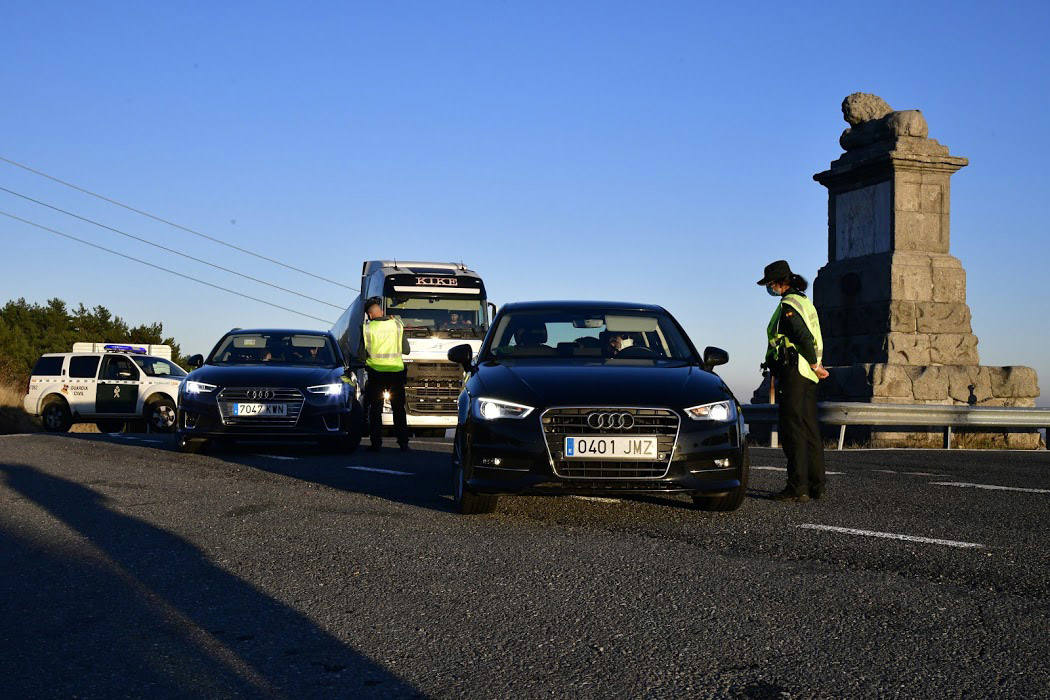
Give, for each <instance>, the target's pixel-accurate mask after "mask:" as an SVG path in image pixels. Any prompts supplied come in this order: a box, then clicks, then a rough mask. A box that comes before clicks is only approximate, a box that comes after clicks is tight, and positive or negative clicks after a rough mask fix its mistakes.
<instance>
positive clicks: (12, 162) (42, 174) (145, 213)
mask: <svg viewBox="0 0 1050 700" xmlns="http://www.w3.org/2000/svg"><path fill="white" fill-rule="evenodd" d="M0 161H3V162H4V163H7V164H9V165H13V166H15V167H16V168H21V169H22V170H25V171H27V172H30V173H33V174H34V175H39V176H40V177H43V178H47V179H48V180H51V181H52V182H57V183H58V184H60V185H64V186H65V187H69V188H71V189H74V190H76V191H77V192H83V193H84V194H86V195H90V196H92V197H95V198H96V199H101V200H102V201H103V202H109V203H110V204H114V205H116V206H118V207H121V208H123V209H127V210H128V211H131V212H135V213H136V214H139V215H141V216H145V217H147V218H149V219H153V220H154V221H159V222H160V223H162V224H167V225H168V226H173V227H175V228H177V229H179V230H180V231H185V232H186V233H192V234H193V235H194V236H200V237H201V238H204V239H206V240H209V241H211V242H212V243H218V244H219V245H224V246H226V247H227V248H233V249H234V250H237V251H240V252H242V253H247V254H248V255H252V256H254V257H256V258H259V259H260V260H265V261H266V262H270V263H273V264H274V265H280V266H281V267H283V268H286V269H288V270H294V271H295V272H298V273H301V274H304V275H308V276H310V277H313V278H314V279H319V280H321V281H323V282H328V283H329V284H334V285H336V286H338V287H343V288H344V289H349V290H351V291H354V292H357V291H360V290H358V289H357V288H355V287H351V286H349V285H346V284H343V283H342V282H336V281H335V280H333V279H329V278H327V277H322V276H321V275H317V274H314V273H313V272H309V271H307V270H303V269H302V268H298V267H295V266H294V265H289V264H287V263H283V262H281V261H280V260H274V259H273V258H268V257H266V256H265V255H261V254H259V253H256V252H254V251H251V250H248V249H247V248H241V247H240V246H236V245H234V244H232V243H227V242H226V241H223V240H220V239H218V238H215V237H214V236H209V235H208V234H206V233H201V232H200V231H194V230H193V229H191V228H188V227H186V226H183V225H182V224H177V223H175V222H174V221H169V220H168V219H162V218H161V217H159V216H156V215H154V214H150V213H149V212H148V211H142V210H141V209H136V208H135V207H133V206H131V205H128V204H124V203H123V202H118V201H117V200H115V199H110V198H109V197H106V196H105V195H101V194H99V193H97V192H92V191H91V190H89V189H86V188H84V187H81V186H79V185H74V184H73V183H72V182H66V181H65V180H60V179H59V178H57V177H55V176H54V175H48V174H47V173H45V172H42V171H40V170H37V169H35V168H31V167H29V166H28V165H25V164H24V163H19V162H18V161H15V160H11V159H10V158H4V157H3V156H0Z"/></svg>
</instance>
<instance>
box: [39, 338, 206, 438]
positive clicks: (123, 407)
mask: <svg viewBox="0 0 1050 700" xmlns="http://www.w3.org/2000/svg"><path fill="white" fill-rule="evenodd" d="M84 345H87V346H88V347H89V348H91V351H89V352H83V351H82V352H76V350H79V349H80V348H81V347H84ZM73 349H74V351H75V352H59V353H47V354H44V355H41V356H40V359H39V360H37V361H36V365H35V366H34V367H33V374H32V376H31V377H30V379H29V385H28V387H27V392H26V397H25V399H24V400H23V406H24V407H25V410H26V412H27V413H29V414H30V415H34V416H40V417H41V419H42V422H43V425H44V429H45V430H47V431H49V432H53V433H64V432H66V431H68V430H69V428H70V427H71V426H72V425H73V424H74V423H95V424H96V425H97V426H98V429H99V430H101V431H102V432H104V433H113V432H120V431H121V430H123V429H124V427H125V425H127V423H128V422H130V421H139V420H145V421H146V422H147V423H148V425H149V427H150V429H151V430H153V431H156V432H164V433H169V432H172V431H173V430H174V429H175V405H176V401H177V399H178V394H179V384H180V382H181V381H182V379H183V377H185V376H186V372H185V371H184V370H183V369H182V368H181V367H179V366H178V365H176V364H175V363H174V362H172V361H171V360H169V359H166V358H164V357H160V356H159V354H160V352H163V350H165V349H166V350H167V353H165V354H168V355H169V356H170V354H171V351H170V349H168V348H167V346H156V345H154V346H145V345H124V344H102V343H99V344H82V343H77V344H76V345H74V348H73ZM149 352H153V353H156V354H147V353H149Z"/></svg>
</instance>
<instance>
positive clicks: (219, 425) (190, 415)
mask: <svg viewBox="0 0 1050 700" xmlns="http://www.w3.org/2000/svg"><path fill="white" fill-rule="evenodd" d="M352 414H353V404H350V405H347V404H346V403H344V402H343V401H341V400H335V399H330V398H328V397H324V396H318V397H315V396H307V398H306V400H305V401H304V403H303V407H302V410H301V411H300V413H299V418H298V420H297V421H296V422H295V425H289V426H285V425H268V424H266V423H263V422H259V423H256V424H246V423H238V424H231V423H229V422H227V421H224V420H223V418H222V415H221V414H220V412H219V407H218V403H217V402H216V399H215V397H214V396H206V397H191V396H186V395H185V394H184V395H182V396H180V397H179V409H178V417H177V421H178V422H177V426H178V427H177V429H176V430H177V432H178V434H179V435H180V436H183V437H188V438H216V437H226V438H230V437H243V438H257V439H281V440H284V439H296V438H303V439H311V438H312V439H317V438H319V437H338V436H339V435H344V434H346V433H347V432H349V431H350V430H351V429H352V423H351V420H352V419H351V416H352Z"/></svg>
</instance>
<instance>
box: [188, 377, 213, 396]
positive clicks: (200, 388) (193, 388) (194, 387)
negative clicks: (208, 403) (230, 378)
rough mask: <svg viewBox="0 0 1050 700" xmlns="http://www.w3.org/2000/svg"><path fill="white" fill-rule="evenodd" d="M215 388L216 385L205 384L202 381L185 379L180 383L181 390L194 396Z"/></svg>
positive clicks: (208, 392)
mask: <svg viewBox="0 0 1050 700" xmlns="http://www.w3.org/2000/svg"><path fill="white" fill-rule="evenodd" d="M217 388H218V387H217V386H215V385H214V384H205V383H204V382H191V381H189V380H186V381H184V382H183V383H182V390H183V391H184V392H185V393H187V394H189V395H190V396H196V395H197V394H210V393H211V392H213V391H215V390H216V389H217Z"/></svg>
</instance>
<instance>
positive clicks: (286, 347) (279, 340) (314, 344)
mask: <svg viewBox="0 0 1050 700" xmlns="http://www.w3.org/2000/svg"><path fill="white" fill-rule="evenodd" d="M337 357H338V354H337V353H336V352H335V348H334V347H332V342H331V341H330V340H329V339H328V337H327V336H324V335H311V334H306V333H284V332H274V333H231V334H230V335H228V336H226V337H225V338H223V340H222V341H221V342H220V343H219V347H218V348H216V350H215V352H213V353H212V356H211V358H210V359H209V360H208V364H212V365H262V364H266V365H317V366H321V367H335V366H336V364H337V363H336V358H337Z"/></svg>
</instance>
